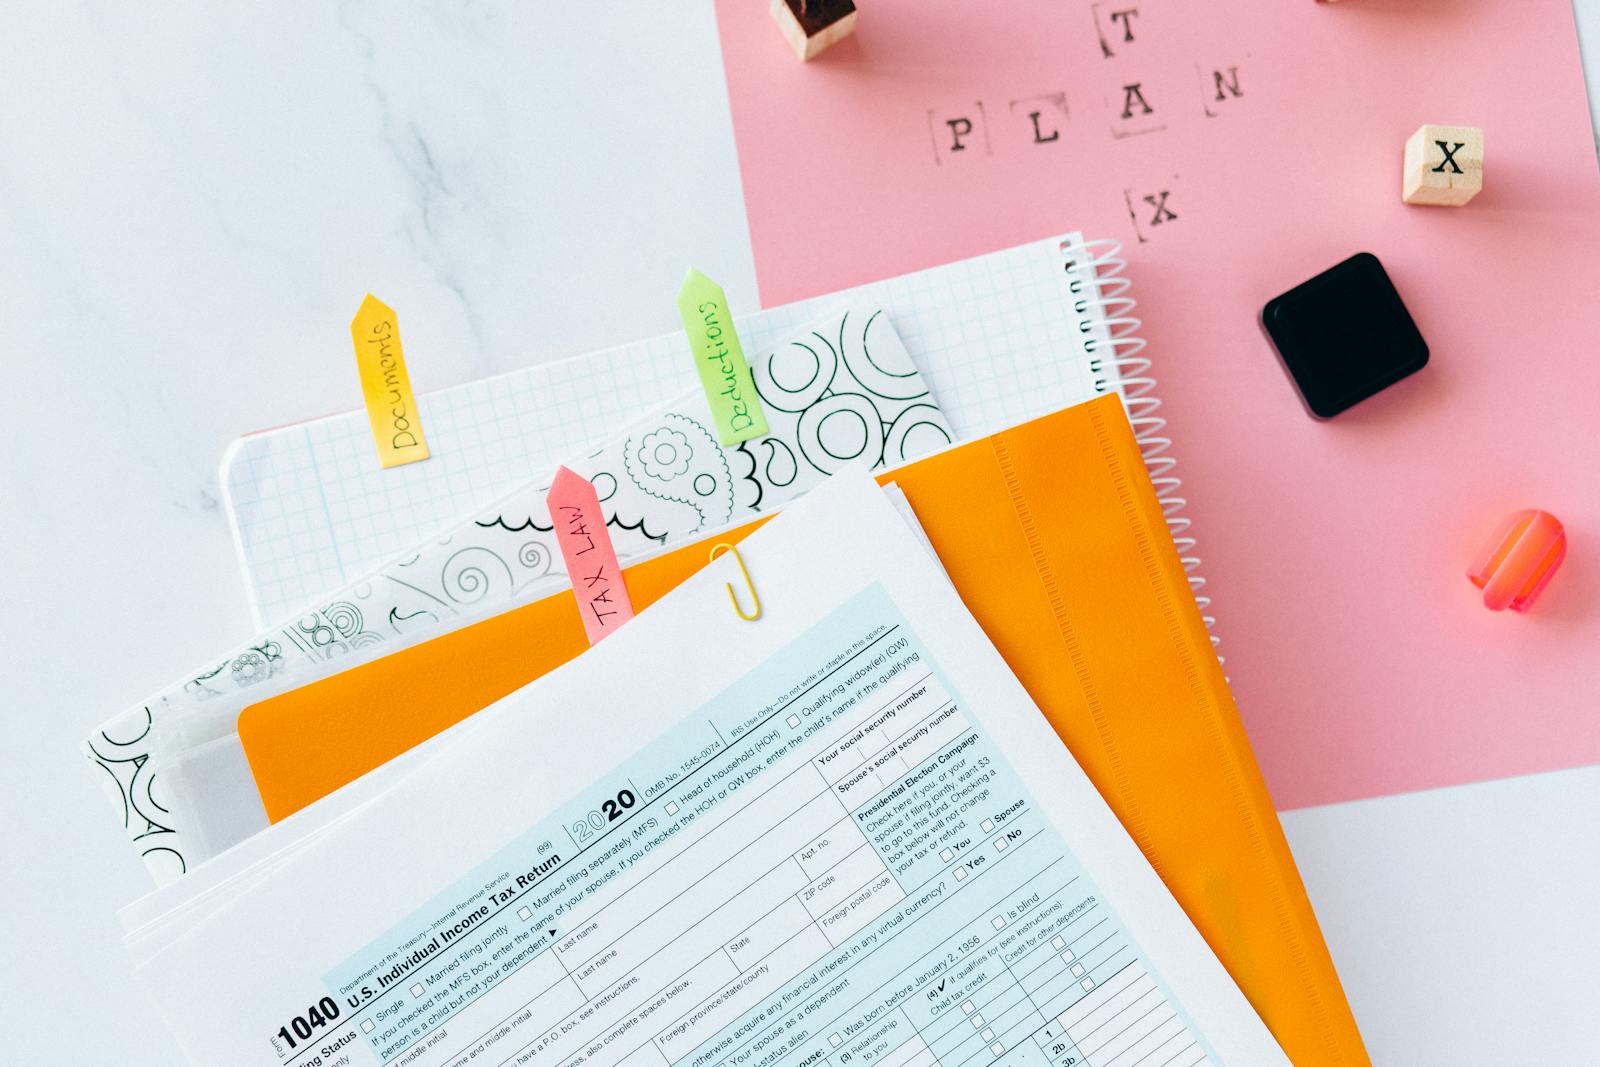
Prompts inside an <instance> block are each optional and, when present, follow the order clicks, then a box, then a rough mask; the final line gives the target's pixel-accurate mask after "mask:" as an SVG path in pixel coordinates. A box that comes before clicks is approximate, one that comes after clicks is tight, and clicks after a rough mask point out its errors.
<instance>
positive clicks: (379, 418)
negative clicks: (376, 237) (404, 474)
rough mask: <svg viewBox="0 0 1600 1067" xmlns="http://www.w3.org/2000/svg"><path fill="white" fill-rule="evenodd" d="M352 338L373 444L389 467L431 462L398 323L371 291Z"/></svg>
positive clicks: (352, 325)
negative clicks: (427, 460)
mask: <svg viewBox="0 0 1600 1067" xmlns="http://www.w3.org/2000/svg"><path fill="white" fill-rule="evenodd" d="M350 340H351V342H352V343H353V344H354V345H355V349H356V371H357V373H359V374H360V375H361V397H362V400H363V401H364V402H365V403H366V405H367V420H368V421H369V422H370V423H372V442H373V444H375V445H377V446H378V461H379V462H380V463H382V464H383V465H384V466H385V467H398V466H400V465H401V464H402V463H415V462H416V461H417V460H419V459H427V458H428V442H427V441H426V440H425V439H424V438H423V436H422V416H421V415H420V414H419V413H418V411H417V398H416V396H415V395H414V394H413V393H412V392H411V376H410V375H409V374H407V373H406V357H405V352H404V351H403V350H402V349H401V347H400V321H399V319H398V318H396V317H395V313H394V310H393V309H392V308H390V307H389V305H387V304H385V303H384V302H383V301H382V300H379V299H378V298H377V297H375V296H373V295H372V294H371V293H368V294H367V296H366V299H364V300H362V301H361V308H360V310H358V311H357V312H356V317H355V318H353V319H351V320H350Z"/></svg>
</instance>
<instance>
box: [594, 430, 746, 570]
mask: <svg viewBox="0 0 1600 1067" xmlns="http://www.w3.org/2000/svg"><path fill="white" fill-rule="evenodd" d="M661 418H662V423H663V424H662V425H660V426H657V427H656V428H655V429H653V430H651V431H649V432H648V433H645V434H641V435H639V436H637V437H635V436H634V435H632V434H630V435H629V436H628V439H627V442H626V443H625V445H624V447H623V452H622V467H623V473H624V474H625V475H626V480H625V481H624V480H623V479H618V494H617V496H615V497H613V498H612V499H611V500H610V501H608V503H609V504H610V506H611V507H612V508H614V509H615V510H616V513H617V514H619V515H620V514H622V513H623V511H624V509H627V510H628V511H629V512H630V514H641V515H642V514H644V513H646V512H647V511H650V510H655V509H657V508H658V507H659V505H655V504H652V503H651V502H650V501H662V502H668V503H675V504H682V505H684V506H685V507H687V508H689V509H690V510H692V511H693V512H694V513H695V516H696V518H695V520H694V522H693V524H692V525H687V526H686V525H684V523H683V521H682V520H674V521H673V525H674V526H675V527H677V528H678V529H679V530H680V531H681V532H682V534H684V535H687V534H691V533H695V532H697V531H699V530H702V529H704V528H706V527H707V526H721V525H724V524H725V523H727V521H728V520H729V519H730V518H731V517H732V516H733V468H732V467H730V466H729V465H728V457H727V455H726V454H725V453H724V452H723V450H722V447H721V445H719V444H718V443H717V438H716V434H715V432H714V431H713V430H712V429H711V428H710V427H709V426H707V425H706V424H705V423H704V422H701V421H699V420H697V419H693V418H690V417H689V416H687V415H682V414H679V413H678V412H676V411H671V412H668V413H667V414H665V415H663V416H662V417H661ZM702 476H704V477H707V478H710V479H711V488H710V491H709V492H702V491H701V488H703V486H704V483H701V488H697V487H696V484H695V483H696V482H697V481H699V480H700V479H701V477H702ZM639 494H642V495H643V497H649V498H650V500H644V499H642V498H641V497H640V496H639ZM639 521H641V522H642V521H643V519H642V518H641V519H640V520H639ZM618 550H619V551H621V548H620V546H619V549H618Z"/></svg>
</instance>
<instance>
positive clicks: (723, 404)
mask: <svg viewBox="0 0 1600 1067" xmlns="http://www.w3.org/2000/svg"><path fill="white" fill-rule="evenodd" d="M678 315H679V316H680V317H681V318H682V319H683V329H684V332H686V333H687V334H688V335H689V347H690V349H691V350H693V352H694V366H695V370H696V371H698V372H699V374H700V386H701V388H703V389H704V390H705V393H706V403H707V404H709V405H710V406H711V419H712V421H713V422H714V423H715V424H716V427H717V437H718V439H719V440H721V441H722V443H723V444H725V445H736V444H738V443H739V442H740V441H749V440H752V439H754V438H757V437H765V436H767V417H766V415H764V414H763V413H762V411H761V400H760V398H759V397H757V396H756V383H755V379H754V378H753V377H751V375H750V364H749V363H747V362H746V361H745V358H744V349H743V348H741V347H740V346H739V335H738V334H736V333H734V332H733V316H731V315H729V314H728V297H727V295H726V294H724V293H723V291H722V286H720V285H718V284H717V283H716V282H714V281H712V280H711V279H710V278H707V277H706V276H705V275H704V274H701V273H700V272H699V271H697V270H693V269H691V270H690V271H689V276H688V277H687V278H685V279H684V280H683V288H681V289H679V290H678Z"/></svg>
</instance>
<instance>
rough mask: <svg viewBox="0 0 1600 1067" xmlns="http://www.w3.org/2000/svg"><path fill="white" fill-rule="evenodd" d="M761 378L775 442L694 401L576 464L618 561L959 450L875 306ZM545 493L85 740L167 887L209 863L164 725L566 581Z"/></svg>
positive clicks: (762, 368) (389, 569)
mask: <svg viewBox="0 0 1600 1067" xmlns="http://www.w3.org/2000/svg"><path fill="white" fill-rule="evenodd" d="M751 372H752V375H753V377H754V379H755V384H756V391H757V394H758V395H759V396H760V398H761V403H762V407H763V409H764V411H765V413H766V416H767V423H768V428H769V433H768V435H767V436H766V437H763V438H760V439H758V440H754V441H746V442H743V443H741V444H739V445H737V446H734V447H729V448H724V447H723V446H722V445H721V443H720V442H719V441H718V440H717V435H716V430H715V429H714V427H713V426H712V425H711V421H710V416H709V414H708V413H707V411H706V405H705V398H704V397H703V396H702V395H700V393H699V392H698V391H697V392H693V393H689V394H686V395H685V396H684V397H682V398H681V399H680V400H679V402H678V403H677V404H675V405H673V407H672V408H671V409H670V410H668V411H665V412H663V413H661V414H659V415H657V416H655V417H654V418H651V419H648V420H646V421H644V422H642V423H641V424H639V425H637V426H635V427H632V428H631V429H630V430H629V432H628V433H627V434H625V435H623V436H622V437H620V438H618V439H616V440H614V441H613V442H612V443H611V444H609V445H607V446H606V447H603V448H600V449H598V450H597V451H595V452H593V453H591V454H589V455H587V456H584V457H582V458H579V459H577V460H574V461H573V462H571V463H569V464H568V465H569V466H570V467H571V468H572V469H573V470H575V471H577V472H578V473H579V474H582V475H583V476H584V477H586V478H588V479H589V480H590V481H591V482H592V483H593V484H594V486H595V492H596V494H597V495H598V496H599V498H600V500H601V506H602V508H603V510H604V511H605V513H606V525H607V527H608V528H609V529H610V530H611V535H612V543H613V545H614V547H615V548H616V550H617V553H618V556H619V557H620V558H621V559H623V560H624V561H626V560H628V559H629V558H631V557H636V556H638V555H639V554H641V553H644V552H647V551H651V550H653V549H655V548H657V547H659V546H661V545H665V544H671V543H673V542H675V541H680V540H683V539H685V538H688V537H691V536H693V535H695V534H697V533H699V532H701V531H704V530H707V529H712V528H715V527H719V526H723V525H726V524H728V523H730V522H733V521H737V520H742V519H745V518H748V517H751V516H754V515H757V514H760V513H761V512H762V511H763V510H770V509H771V508H774V507H779V506H781V505H782V504H783V503H784V502H786V501H789V500H792V499H794V498H795V497H797V496H799V495H800V494H802V493H804V492H806V491H807V490H809V489H811V488H812V487H813V486H815V485H816V484H818V483H819V482H821V481H822V479H823V478H825V477H826V476H827V475H828V474H830V473H832V472H833V471H836V470H838V469H840V468H841V467H842V466H844V465H846V464H849V463H860V464H864V465H867V466H869V467H874V468H877V467H884V466H895V465H898V464H900V463H903V462H905V461H906V460H908V459H914V458H916V456H918V455H920V454H923V453H925V452H927V451H931V450H933V449H934V448H937V447H941V446H942V445H943V444H944V443H946V442H948V441H949V440H950V428H949V426H948V425H946V423H945V421H944V417H943V415H941V414H940V411H939V407H938V405H937V404H936V403H935V402H934V401H933V399H932V397H930V396H929V394H928V390H927V387H926V386H925V385H924V384H923V381H922V378H921V376H920V375H919V374H918V373H917V370H916V367H915V365H914V364H913V363H912V360H911V357H910V355H909V354H907V352H906V351H905V348H904V347H903V346H902V345H901V344H900V341H899V338H898V337H896V335H895V333H894V329H893V327H892V326H891V325H890V323H889V319H888V316H886V315H884V314H883V313H882V312H880V311H876V310H872V309H867V310H864V311H846V312H844V313H842V314H839V315H836V316H834V317H832V318H830V319H829V320H828V321H826V322H824V323H820V324H818V325H817V327H816V328H815V329H813V330H807V331H803V332H801V333H798V334H797V335H795V336H794V337H793V338H791V339H790V340H789V341H787V342H785V343H784V344H781V345H778V346H777V347H775V348H772V349H770V350H768V351H765V352H761V353H759V354H757V355H756V357H755V358H754V359H752V361H751ZM548 489H549V484H548V482H547V481H546V482H540V483H536V484H533V485H530V486H528V487H527V488H525V489H524V490H522V491H520V492H518V493H517V494H516V495H514V496H513V497H511V498H509V499H506V500H503V501H501V502H500V504H499V505H498V506H496V507H494V508H492V509H488V510H486V511H485V513H483V514H480V515H477V516H475V517H474V518H473V519H472V520H470V521H467V522H465V523H463V524H462V526H461V527H459V528H458V529H456V530H453V531H449V532H447V534H446V535H445V536H443V537H439V538H436V539H434V540H433V541H430V542H429V543H428V544H427V545H424V546H423V547H422V548H420V549H416V550H413V551H411V552H410V553H408V554H407V555H406V556H405V557H404V558H402V559H399V560H396V561H394V562H392V563H390V564H389V565H388V566H386V567H385V568H384V569H383V570H382V571H381V572H379V573H378V574H375V575H368V576H366V577H364V578H363V579H362V580H361V581H360V582H358V583H355V584H353V585H352V586H351V587H349V588H348V589H345V590H343V591H341V592H340V593H338V594H337V595H336V596H335V597H334V598H332V599H330V600H329V601H328V602H326V603H325V604H323V605H321V606H320V607H316V608H312V609H310V610H307V611H305V612H302V613H301V614H300V615H299V616H297V617H295V618H293V619H291V620H289V621H287V622H286V623H284V624H283V625H281V626H279V627H277V628H276V629H273V630H271V631H269V632H268V633H266V634H263V635H261V636H260V637H259V638H258V639H257V640H256V641H254V642H253V643H251V644H250V645H249V646H247V647H244V648H241V649H238V650H237V651H235V652H234V653H233V654H232V655H230V656H229V657H228V658H226V659H223V660H221V661H218V662H214V663H212V664H210V665H209V666H208V667H207V668H206V669H205V670H203V671H200V672H197V673H195V674H193V675H191V676H190V677H189V678H188V679H187V680H186V681H185V682H184V683H183V684H182V685H180V686H176V687H173V688H172V689H170V690H167V691H165V692H163V693H161V694H159V695H158V696H157V697H156V698H155V699H153V700H152V701H151V702H150V703H149V704H146V705H140V706H139V707H137V708H134V709H130V710H129V711H128V712H125V713H124V715H123V716H121V717H119V718H118V719H117V720H116V722H115V723H114V724H112V725H110V726H108V727H106V732H105V733H104V734H102V735H99V736H97V737H96V738H95V739H93V740H92V741H91V742H89V743H88V745H87V748H88V749H89V750H90V756H91V758H93V759H94V760H95V761H96V762H97V763H99V764H100V766H101V767H102V768H103V769H104V770H105V772H106V775H107V776H108V778H109V780H110V782H112V783H114V784H115V790H114V791H115V794H116V798H115V802H116V804H117V806H118V810H119V811H120V812H121V813H122V818H123V822H124V824H125V825H126V826H127V827H128V832H129V836H130V837H133V838H134V839H135V840H136V841H137V842H139V843H140V849H141V852H142V853H143V854H144V856H145V859H146V863H147V864H148V865H149V867H150V869H151V871H152V873H153V874H155V876H156V878H157V880H158V881H170V880H171V879H173V878H175V877H177V876H178V875H179V874H181V873H182V871H183V869H184V868H185V867H186V866H187V865H188V864H189V862H190V861H191V860H195V861H198V860H201V859H204V858H205V857H204V856H192V855H191V846H190V844H189V843H188V839H187V838H186V836H185V834H184V832H183V827H184V824H185V813H184V812H183V811H182V810H181V809H180V810H167V808H165V807H163V806H162V805H161V804H159V803H157V801H156V794H155V793H154V792H152V787H153V784H154V783H155V782H156V781H157V780H158V775H157V773H156V772H157V771H158V770H159V764H160V760H161V758H163V757H161V756H160V755H159V754H158V753H159V752H160V748H159V746H155V745H153V744H152V743H151V737H152V735H153V734H154V733H156V732H157V731H159V730H160V723H161V718H162V715H163V714H164V713H166V712H167V711H168V710H169V709H170V708H179V709H182V708H188V707H192V706H194V705H196V704H197V703H199V702H202V701H209V700H217V701H218V704H217V705H215V706H216V707H217V708H218V713H219V714H223V713H226V714H231V715H237V711H238V709H239V708H242V707H243V704H242V703H240V701H242V700H244V699H245V698H244V697H243V696H241V694H243V693H245V692H247V691H248V690H250V689H251V688H252V687H255V686H258V685H260V684H261V683H262V682H264V681H267V680H268V679H279V678H283V677H285V676H288V677H293V672H296V671H302V670H305V669H307V668H308V667H309V666H311V665H313V664H317V663H321V662H323V661H326V660H328V659H331V658H333V657H336V656H341V655H344V654H346V653H348V652H352V651H360V650H363V649H370V648H375V647H381V646H382V645H383V644H385V643H386V642H389V641H392V640H394V639H396V638H399V637H402V636H404V637H409V636H412V635H415V634H417V633H420V632H424V631H426V630H428V629H431V628H434V627H437V626H440V625H442V624H444V623H446V622H448V621H449V620H451V619H452V618H456V617H459V616H460V615H461V614H462V613H463V612H464V611H469V610H471V611H476V610H483V609H484V608H485V607H486V606H489V605H493V604H496V603H499V602H504V601H507V600H509V599H510V598H511V597H513V596H515V595H517V593H518V592H519V591H520V590H524V589H526V588H527V587H528V585H529V584H530V583H532V582H534V581H536V580H538V579H540V578H543V577H545V576H547V575H554V574H560V573H561V572H562V560H561V555H560V552H559V550H558V549H557V546H556V544H555V538H554V532H553V524H552V523H551V521H550V515H549V512H548V510H547V509H546V507H545V494H546V492H547V491H548ZM369 620H370V621H369ZM112 737H118V738H126V739H127V740H125V741H123V742H121V743H116V742H112V741H111V740H110V738H112Z"/></svg>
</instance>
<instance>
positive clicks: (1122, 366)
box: [1061, 239, 1222, 661]
mask: <svg viewBox="0 0 1600 1067" xmlns="http://www.w3.org/2000/svg"><path fill="white" fill-rule="evenodd" d="M1061 251H1062V254H1063V255H1064V256H1065V257H1066V260H1065V268H1066V272H1067V274H1068V275H1069V276H1071V280H1070V281H1069V283H1068V290H1069V292H1070V293H1071V294H1072V296H1073V297H1074V302H1073V305H1072V310H1073V311H1074V312H1075V313H1076V314H1078V315H1079V316H1080V318H1079V319H1078V329H1079V330H1080V331H1081V332H1083V333H1098V334H1099V336H1097V337H1090V338H1088V339H1087V340H1085V342H1084V350H1085V351H1086V352H1088V353H1089V354H1090V360H1089V368H1090V370H1091V371H1092V372H1093V374H1094V390H1095V392H1097V393H1109V392H1113V391H1120V392H1121V394H1122V403H1123V406H1124V407H1126V408H1127V411H1128V421H1129V422H1131V423H1132V424H1133V434H1134V437H1135V438H1137V439H1138V441H1139V449H1140V451H1141V452H1142V453H1143V454H1144V463H1145V466H1146V467H1147V468H1148V469H1149V471H1150V480H1151V481H1152V482H1153V483H1154V484H1155V487H1156V497H1157V498H1158V499H1159V500H1160V501H1161V509H1162V511H1163V512H1164V513H1165V515H1166V517H1167V526H1168V527H1169V528H1170V529H1171V530H1172V540H1173V543H1175V544H1176V545H1177V546H1178V558H1179V559H1180V560H1181V561H1182V563H1183V569H1184V572H1185V573H1186V574H1188V576H1189V586H1190V588H1191V589H1192V590H1193V591H1194V599H1195V603H1196V604H1198V605H1199V606H1200V614H1201V617H1202V618H1204V619H1205V623H1206V629H1207V630H1210V629H1211V628H1212V626H1213V625H1214V624H1215V623H1216V619H1215V618H1213V617H1212V616H1211V615H1209V614H1207V610H1208V609H1209V608H1210V607H1211V598H1210V597H1208V596H1206V595H1205V593H1204V589H1205V585H1206V580H1205V578H1203V577H1201V575H1200V574H1199V573H1197V572H1198V570H1199V567H1200V557H1199V556H1198V555H1196V554H1195V550H1196V548H1197V547H1198V544H1197V542H1196V541H1195V538H1194V536H1193V534H1192V533H1191V532H1190V520H1189V518H1188V517H1187V516H1186V515H1184V514H1183V510H1184V508H1185V507H1187V506H1188V501H1187V500H1185V499H1184V498H1183V497H1182V496H1179V495H1178V494H1179V490H1181V489H1182V488H1183V479H1181V478H1179V477H1178V476H1177V473H1176V471H1177V466H1178V461H1177V459H1176V458H1175V457H1174V456H1172V455H1171V454H1170V450H1171V448H1172V439H1171V438H1170V437H1167V436H1165V435H1164V433H1163V431H1164V430H1165V429H1166V427H1167V420H1166V419H1164V418H1162V417H1161V415H1160V414H1158V412H1159V411H1160V409H1161V400H1160V398H1159V397H1157V396H1155V388H1156V380H1155V378H1153V377H1151V375H1150V357H1148V356H1145V355H1141V353H1142V352H1143V351H1144V348H1145V340H1144V338H1143V337H1140V336H1139V327H1140V326H1141V325H1142V323H1141V322H1140V321H1139V320H1138V319H1137V318H1135V317H1134V316H1133V314H1132V312H1133V310H1134V308H1135V307H1136V306H1137V305H1138V302H1137V301H1135V300H1134V299H1133V298H1132V297H1131V296H1128V295H1127V292H1128V290H1129V288H1131V286H1132V282H1130V281H1129V280H1128V278H1126V277H1124V276H1123V273H1122V272H1123V271H1124V270H1125V269H1127V266H1128V264H1127V261H1126V260H1124V259H1123V258H1122V257H1121V255H1120V253H1121V252H1122V242H1121V241H1114V240H1109V239H1103V240H1096V241H1085V242H1082V243H1074V242H1066V241H1064V242H1062V245H1061ZM1079 256H1081V257H1083V258H1084V259H1085V261H1086V266H1087V267H1088V268H1089V271H1090V274H1089V276H1088V278H1087V279H1086V278H1085V277H1083V276H1081V275H1080V272H1079V271H1078V269H1077V268H1078V262H1077V257H1079ZM1090 309H1094V310H1096V311H1098V312H1099V314H1098V315H1097V316H1089V315H1088V314H1087V313H1088V312H1089V311H1090ZM1097 327H1101V328H1100V329H1097ZM1102 347H1109V348H1110V350H1111V354H1110V355H1109V356H1106V355H1096V354H1095V353H1096V352H1097V351H1098V350H1099V349H1100V348H1102ZM1108 369H1109V370H1110V371H1111V372H1112V373H1107V371H1108ZM1119 386H1120V390H1119V388H1118V387H1119ZM1218 641H1219V639H1218V637H1217V635H1216V634H1215V633H1212V634H1211V644H1212V645H1213V646H1216V645H1217V644H1218ZM1217 658H1218V660H1219V661H1220V660H1221V658H1222V657H1221V656H1218V657H1217Z"/></svg>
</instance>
